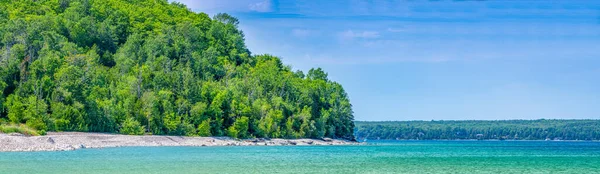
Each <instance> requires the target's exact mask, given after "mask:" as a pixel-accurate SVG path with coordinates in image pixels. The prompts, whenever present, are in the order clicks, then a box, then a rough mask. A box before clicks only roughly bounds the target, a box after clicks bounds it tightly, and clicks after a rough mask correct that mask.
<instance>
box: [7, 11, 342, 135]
mask: <svg viewBox="0 0 600 174" xmlns="http://www.w3.org/2000/svg"><path fill="white" fill-rule="evenodd" d="M238 25H239V21H238V19H236V18H234V17H232V16H230V15H228V14H224V13H221V14H216V15H214V16H212V17H211V16H209V15H207V14H205V13H202V12H193V11H191V10H190V9H188V8H187V7H186V6H185V5H183V4H180V3H177V2H168V1H167V0H35V1H34V0H0V79H1V80H0V124H1V125H5V126H7V125H17V127H28V128H31V129H33V130H35V131H37V132H39V133H40V134H44V133H45V132H46V131H82V132H110V133H121V134H130V135H143V134H153V135H185V136H230V137H235V138H253V137H267V138H300V137H310V138H321V137H331V138H346V139H352V138H353V135H354V132H353V131H354V122H353V121H354V118H353V111H352V105H351V104H350V101H349V99H348V95H347V93H346V92H345V91H344V89H343V87H342V86H341V85H340V84H339V83H336V82H334V81H331V80H329V79H328V75H327V73H326V72H324V71H323V70H322V69H321V68H314V69H310V70H309V71H308V72H306V73H305V72H302V71H299V70H296V71H294V70H293V69H292V67H291V66H287V65H284V64H283V63H282V61H281V59H280V58H278V57H275V56H272V55H255V54H252V53H251V52H250V50H248V48H247V47H246V45H245V43H244V33H243V32H242V31H241V30H240V29H239V28H238ZM0 131H1V130H0Z"/></svg>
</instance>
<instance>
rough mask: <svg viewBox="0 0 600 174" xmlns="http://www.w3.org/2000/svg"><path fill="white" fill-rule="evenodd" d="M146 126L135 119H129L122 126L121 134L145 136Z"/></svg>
mask: <svg viewBox="0 0 600 174" xmlns="http://www.w3.org/2000/svg"><path fill="white" fill-rule="evenodd" d="M144 129H145V128H144V126H142V125H140V122H138V121H136V120H134V119H133V118H128V119H127V120H125V122H123V125H121V130H120V133H122V134H126V135H144Z"/></svg>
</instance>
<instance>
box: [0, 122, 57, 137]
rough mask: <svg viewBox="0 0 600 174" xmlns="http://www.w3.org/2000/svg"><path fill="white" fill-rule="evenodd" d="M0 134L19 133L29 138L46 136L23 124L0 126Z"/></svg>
mask: <svg viewBox="0 0 600 174" xmlns="http://www.w3.org/2000/svg"><path fill="white" fill-rule="evenodd" d="M0 132H2V133H21V134H23V135H29V136H38V135H45V134H46V132H44V131H36V130H35V129H32V128H30V127H28V126H27V125H24V124H19V125H16V124H7V125H0Z"/></svg>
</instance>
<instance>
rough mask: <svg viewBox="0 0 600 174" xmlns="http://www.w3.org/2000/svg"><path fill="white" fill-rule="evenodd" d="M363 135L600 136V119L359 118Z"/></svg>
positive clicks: (438, 137)
mask: <svg viewBox="0 0 600 174" xmlns="http://www.w3.org/2000/svg"><path fill="white" fill-rule="evenodd" d="M356 136H357V138H359V139H364V138H367V139H378V138H379V139H414V140H416V139H419V140H455V139H516V140H546V139H550V140H600V120H545V119H541V120H498V121H481V120H467V121H388V122H364V121H357V122H356Z"/></svg>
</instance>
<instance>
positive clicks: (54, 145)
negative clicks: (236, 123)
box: [0, 132, 359, 152]
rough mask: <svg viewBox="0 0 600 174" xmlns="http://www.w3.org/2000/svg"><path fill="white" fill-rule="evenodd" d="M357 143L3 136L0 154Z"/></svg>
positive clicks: (79, 134) (67, 134)
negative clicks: (12, 152)
mask: <svg viewBox="0 0 600 174" xmlns="http://www.w3.org/2000/svg"><path fill="white" fill-rule="evenodd" d="M356 144H359V143H357V142H352V141H347V140H337V139H328V138H324V139H263V138H257V139H246V140H236V139H232V138H229V137H185V136H153V135H144V136H133V135H119V134H104V133H83V132H60V133H58V132H50V133H48V135H45V136H23V135H20V134H0V152H10V151H67V150H77V149H82V148H105V147H125V146H293V145H356Z"/></svg>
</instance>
